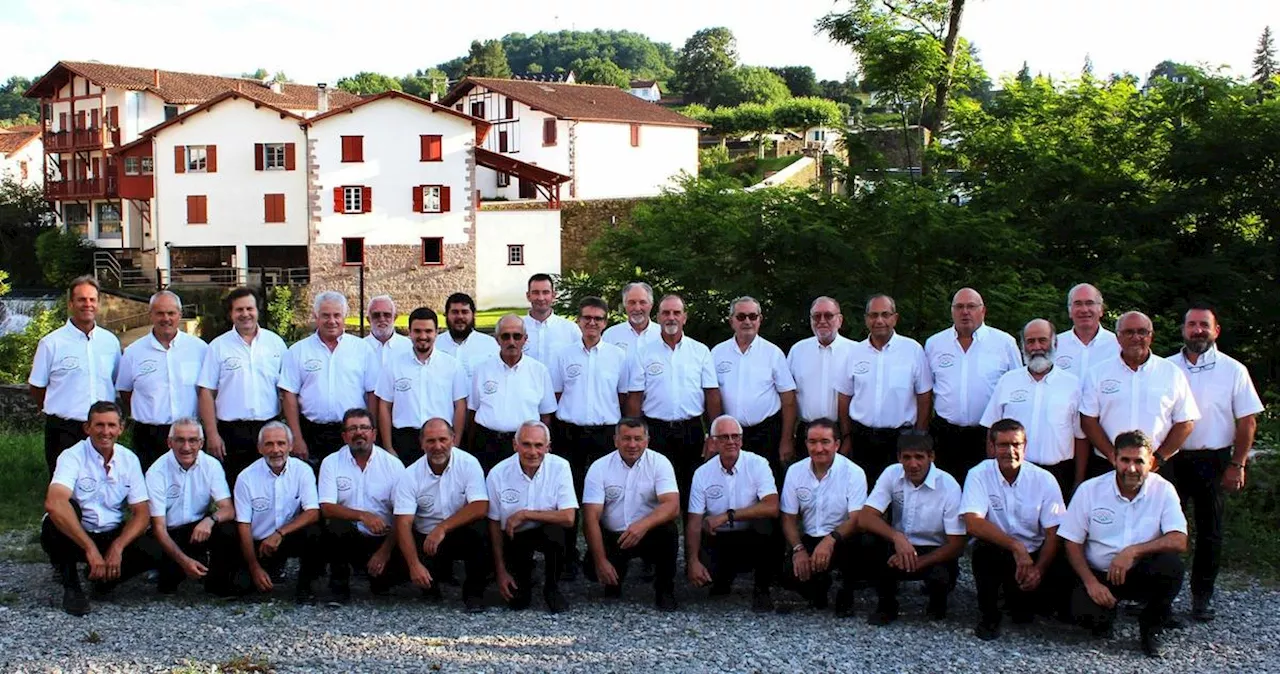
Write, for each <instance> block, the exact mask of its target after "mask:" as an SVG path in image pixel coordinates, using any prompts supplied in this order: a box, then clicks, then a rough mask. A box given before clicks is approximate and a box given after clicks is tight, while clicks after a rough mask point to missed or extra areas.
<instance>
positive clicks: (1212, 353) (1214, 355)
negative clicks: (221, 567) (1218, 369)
mask: <svg viewBox="0 0 1280 674" xmlns="http://www.w3.org/2000/svg"><path fill="white" fill-rule="evenodd" d="M1185 349H1186V347H1185V346H1184V347H1183V348H1182V349H1178V357H1179V358H1181V359H1182V362H1184V363H1186V364H1187V365H1188V366H1190V367H1199V366H1201V365H1208V364H1209V363H1216V362H1218V345H1217V344H1214V345H1213V346H1211V347H1209V350H1208V351H1205V352H1204V353H1202V354H1200V357H1199V358H1197V359H1196V362H1194V363H1192V362H1191V361H1190V360H1187V352H1186V351H1185ZM1147 362H1148V363H1149V362H1151V361H1150V360H1148V361H1147Z"/></svg>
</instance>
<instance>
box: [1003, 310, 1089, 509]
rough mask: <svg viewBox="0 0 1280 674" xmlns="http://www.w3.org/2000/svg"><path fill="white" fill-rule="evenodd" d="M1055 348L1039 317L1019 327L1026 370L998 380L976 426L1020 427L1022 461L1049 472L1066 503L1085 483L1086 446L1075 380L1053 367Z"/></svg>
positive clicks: (1049, 326)
mask: <svg viewBox="0 0 1280 674" xmlns="http://www.w3.org/2000/svg"><path fill="white" fill-rule="evenodd" d="M1057 344H1058V338H1057V337H1055V336H1054V334H1053V324H1052V323H1050V322H1049V321H1047V320H1045V319H1043V318H1037V319H1034V320H1032V321H1031V322H1029V323H1027V324H1026V326H1024V327H1023V328H1022V357H1023V361H1024V362H1025V363H1026V367H1023V368H1020V369H1017V370H1009V371H1008V372H1006V373H1004V376H1002V377H1000V381H999V382H997V383H996V390H995V391H994V392H993V393H992V394H991V402H989V403H987V409H986V411H985V412H983V413H982V421H981V423H982V425H983V426H985V427H986V428H991V425H992V424H994V423H995V422H997V421H999V420H1001V419H1013V420H1015V421H1018V422H1021V423H1022V426H1023V428H1024V429H1025V430H1026V460H1027V461H1030V462H1031V463H1034V464H1036V465H1037V466H1040V467H1041V468H1044V469H1045V470H1047V471H1049V472H1050V473H1051V474H1052V475H1053V477H1054V479H1056V480H1057V481H1058V488H1059V489H1061V490H1062V495H1063V498H1068V499H1069V498H1070V497H1071V492H1072V491H1074V490H1075V486H1076V485H1078V484H1080V483H1081V482H1083V481H1084V476H1085V468H1086V467H1087V466H1088V464H1089V442H1088V441H1087V440H1085V438H1084V431H1082V430H1081V429H1080V380H1079V379H1078V378H1077V377H1076V376H1075V375H1074V374H1072V373H1070V372H1068V371H1066V370H1062V369H1059V368H1057V367H1055V366H1054V349H1055V348H1056V347H1057ZM992 458H994V457H992Z"/></svg>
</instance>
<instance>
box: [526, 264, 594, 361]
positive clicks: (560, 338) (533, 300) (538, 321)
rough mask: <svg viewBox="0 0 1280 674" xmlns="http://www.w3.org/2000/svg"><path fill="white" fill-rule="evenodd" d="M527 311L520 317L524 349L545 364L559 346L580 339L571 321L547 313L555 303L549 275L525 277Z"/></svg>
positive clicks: (580, 335) (554, 289) (553, 285)
mask: <svg viewBox="0 0 1280 674" xmlns="http://www.w3.org/2000/svg"><path fill="white" fill-rule="evenodd" d="M525 298H526V299H528V300H529V313H528V315H526V316H525V317H524V332H525V341H524V351H525V353H526V354H527V355H529V356H531V357H533V358H534V359H535V360H537V361H538V362H539V363H542V364H543V365H548V364H550V362H551V358H552V357H554V356H555V354H556V352H557V351H559V350H560V349H561V348H563V347H565V346H568V345H569V344H573V343H574V342H577V341H579V340H581V339H582V331H581V330H579V329H578V326H577V325H575V324H574V323H573V322H572V321H569V320H568V319H564V318H561V317H559V316H557V315H555V314H554V313H552V312H551V308H552V306H553V305H555V303H556V287H555V283H554V282H553V281H552V280H551V276H550V275H549V274H534V275H533V276H530V277H529V290H528V292H526V293H525Z"/></svg>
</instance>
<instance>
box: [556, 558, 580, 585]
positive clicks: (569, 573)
mask: <svg viewBox="0 0 1280 674" xmlns="http://www.w3.org/2000/svg"><path fill="white" fill-rule="evenodd" d="M581 569H582V564H581V563H580V562H579V561H578V560H576V559H570V560H568V561H566V562H565V564H564V568H562V569H560V581H561V582H564V583H572V582H573V581H575V580H577V579H578V572H579V571H580V570H581Z"/></svg>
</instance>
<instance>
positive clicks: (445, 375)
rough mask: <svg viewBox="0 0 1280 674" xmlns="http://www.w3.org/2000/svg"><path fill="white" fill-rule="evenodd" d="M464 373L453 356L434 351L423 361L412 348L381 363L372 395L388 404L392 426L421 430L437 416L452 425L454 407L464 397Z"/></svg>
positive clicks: (465, 379) (465, 386) (465, 374)
mask: <svg viewBox="0 0 1280 674" xmlns="http://www.w3.org/2000/svg"><path fill="white" fill-rule="evenodd" d="M467 390H468V389H467V371H466V370H464V369H463V368H462V364H461V363H459V362H458V361H457V360H456V359H455V358H454V357H453V356H450V355H449V354H447V353H440V352H439V351H433V352H432V354H431V356H430V357H429V358H427V359H426V360H425V361H422V360H418V354H417V353H415V352H414V350H413V349H408V350H405V351H400V352H397V353H395V354H392V356H391V357H390V358H388V359H387V361H386V362H385V363H383V364H382V373H381V375H380V376H379V377H378V387H377V389H375V391H374V392H375V393H376V394H377V395H378V398H379V399H381V400H382V401H383V402H385V403H390V404H391V425H392V426H393V427H395V428H422V425H423V424H425V423H427V421H428V420H429V419H433V418H435V417H439V418H441V419H445V420H447V421H448V422H449V423H450V424H452V423H453V405H454V403H456V402H457V401H459V400H463V399H464V398H466V397H467Z"/></svg>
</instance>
